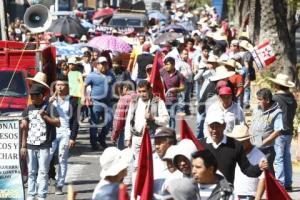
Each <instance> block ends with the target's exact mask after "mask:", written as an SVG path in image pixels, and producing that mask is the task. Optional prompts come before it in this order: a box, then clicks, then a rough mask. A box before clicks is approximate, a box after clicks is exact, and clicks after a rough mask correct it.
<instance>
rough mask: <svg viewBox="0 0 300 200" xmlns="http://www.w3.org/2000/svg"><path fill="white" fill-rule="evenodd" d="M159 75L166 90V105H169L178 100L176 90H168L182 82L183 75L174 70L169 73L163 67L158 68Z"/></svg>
mask: <svg viewBox="0 0 300 200" xmlns="http://www.w3.org/2000/svg"><path fill="white" fill-rule="evenodd" d="M160 75H161V77H162V79H163V82H164V86H165V90H166V105H171V104H173V103H176V102H177V101H178V98H177V93H176V92H168V90H169V89H171V88H174V87H176V88H178V87H179V86H180V85H181V84H184V77H183V75H182V74H181V73H180V72H179V71H177V70H176V71H175V72H174V73H173V74H169V73H168V72H167V71H166V70H165V69H164V68H161V69H160Z"/></svg>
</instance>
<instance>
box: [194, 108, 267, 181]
mask: <svg viewBox="0 0 300 200" xmlns="http://www.w3.org/2000/svg"><path fill="white" fill-rule="evenodd" d="M206 120H207V124H208V132H209V135H208V137H207V138H203V139H200V143H201V144H202V145H203V146H204V148H205V149H208V150H210V151H211V152H212V154H213V155H214V156H215V157H216V159H217V163H218V169H219V170H220V172H221V173H222V174H223V175H224V177H225V178H226V179H227V180H228V181H229V182H230V183H233V182H234V171H233V170H232V169H235V166H236V164H237V163H238V165H239V166H240V168H241V170H242V172H243V173H244V174H246V175H247V176H249V177H258V176H259V175H260V174H261V170H263V169H266V168H267V167H268V162H266V161H265V160H261V161H260V162H259V164H258V165H251V164H250V163H249V161H248V159H247V157H246V153H245V151H244V149H243V146H242V144H241V143H240V142H239V141H236V140H234V139H232V138H230V137H227V136H226V135H224V130H225V127H226V123H225V119H224V114H223V113H221V112H212V113H208V115H207V117H206Z"/></svg>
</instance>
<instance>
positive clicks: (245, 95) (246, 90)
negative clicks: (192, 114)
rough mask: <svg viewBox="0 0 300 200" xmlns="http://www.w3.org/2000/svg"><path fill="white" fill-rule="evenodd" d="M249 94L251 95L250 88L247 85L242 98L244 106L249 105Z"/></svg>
mask: <svg viewBox="0 0 300 200" xmlns="http://www.w3.org/2000/svg"><path fill="white" fill-rule="evenodd" d="M250 95H251V89H250V87H249V86H248V87H246V88H245V89H244V99H243V105H244V108H246V106H249V105H250Z"/></svg>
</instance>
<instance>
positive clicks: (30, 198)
mask: <svg viewBox="0 0 300 200" xmlns="http://www.w3.org/2000/svg"><path fill="white" fill-rule="evenodd" d="M26 199H27V200H34V197H33V196H27V198H26Z"/></svg>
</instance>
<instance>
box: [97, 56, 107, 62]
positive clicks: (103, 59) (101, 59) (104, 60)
mask: <svg viewBox="0 0 300 200" xmlns="http://www.w3.org/2000/svg"><path fill="white" fill-rule="evenodd" d="M103 62H107V59H106V58H105V57H104V56H101V57H99V58H98V63H103Z"/></svg>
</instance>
